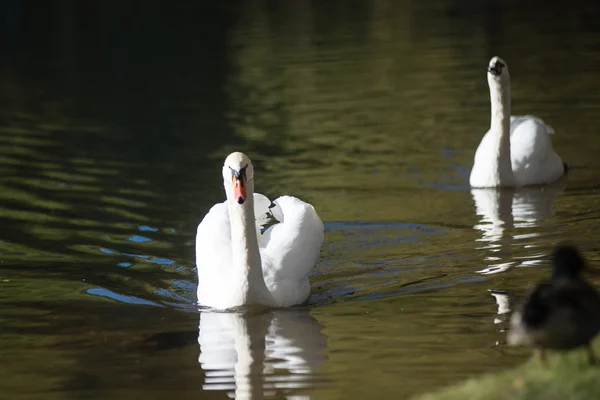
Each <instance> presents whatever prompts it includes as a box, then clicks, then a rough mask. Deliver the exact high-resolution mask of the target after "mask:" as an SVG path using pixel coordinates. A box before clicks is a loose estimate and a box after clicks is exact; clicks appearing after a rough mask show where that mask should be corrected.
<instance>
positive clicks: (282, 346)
mask: <svg viewBox="0 0 600 400" xmlns="http://www.w3.org/2000/svg"><path fill="white" fill-rule="evenodd" d="M198 343H199V344H200V356H199V358H198V362H199V363H200V365H201V367H202V369H203V370H204V373H205V383H204V385H203V389H204V390H223V391H226V392H227V394H228V396H229V397H231V398H236V399H262V398H264V397H265V396H271V395H275V394H277V395H279V396H281V395H282V394H283V395H285V396H287V398H290V399H291V398H293V399H301V398H309V397H305V396H299V395H297V394H294V393H293V391H294V389H302V388H309V387H311V386H314V382H315V372H316V370H317V369H318V368H319V367H320V366H321V365H322V364H323V361H324V360H325V359H326V353H325V350H326V348H327V338H326V336H325V335H324V334H323V333H322V326H321V325H320V324H319V323H318V322H317V321H316V320H315V319H314V318H313V317H312V316H311V315H310V314H309V311H308V310H307V309H303V308H297V309H291V310H290V309H286V310H274V311H273V310H270V311H266V312H265V311H263V312H255V313H252V312H250V311H248V312H245V313H220V312H208V311H203V312H201V314H200V326H199V333H198Z"/></svg>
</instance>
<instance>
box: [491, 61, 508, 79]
mask: <svg viewBox="0 0 600 400" xmlns="http://www.w3.org/2000/svg"><path fill="white" fill-rule="evenodd" d="M504 67H506V65H505V64H504V63H503V62H502V61H498V60H496V61H494V62H491V63H490V65H489V66H488V72H489V73H490V74H492V75H494V76H500V74H502V68H504Z"/></svg>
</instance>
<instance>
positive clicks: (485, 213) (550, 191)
mask: <svg viewBox="0 0 600 400" xmlns="http://www.w3.org/2000/svg"><path fill="white" fill-rule="evenodd" d="M562 190H563V189H562V188H560V187H543V188H539V187H537V188H519V189H472V190H471V194H472V196H473V200H475V209H476V213H477V215H479V216H480V217H481V219H480V221H479V223H477V224H475V225H474V226H473V228H474V229H476V230H479V231H481V232H482V236H481V239H478V241H479V242H483V245H482V246H481V247H478V249H485V250H487V251H488V254H487V255H486V256H485V261H486V263H488V265H487V267H486V268H484V269H482V270H480V271H477V272H479V273H481V274H486V275H489V274H497V273H499V272H503V271H507V270H509V269H511V268H513V267H516V266H533V265H538V264H539V263H540V260H541V258H543V257H544V256H545V254H544V253H542V252H540V251H535V250H533V252H532V253H531V254H529V255H527V256H526V257H518V258H517V257H515V258H517V260H516V261H515V260H514V259H512V257H511V256H512V254H510V253H511V252H512V248H513V246H514V245H515V244H517V243H519V242H521V243H522V245H521V246H519V247H522V248H526V249H535V248H536V247H537V246H536V244H535V243H534V242H535V238H536V237H539V236H541V235H540V232H534V231H532V230H525V229H524V228H535V227H539V226H540V224H541V221H542V220H543V219H545V218H547V217H550V216H552V215H553V214H554V199H555V198H556V196H557V195H558V194H559V193H560V192H561V191H562ZM515 229H523V231H522V232H523V233H519V232H518V231H516V230H515ZM503 250H505V251H506V250H507V251H508V252H509V254H508V255H507V256H508V257H509V258H511V260H510V261H503V260H502V255H503Z"/></svg>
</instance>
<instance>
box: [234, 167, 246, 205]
mask: <svg viewBox="0 0 600 400" xmlns="http://www.w3.org/2000/svg"><path fill="white" fill-rule="evenodd" d="M231 181H232V183H233V198H234V199H236V201H237V202H238V203H239V204H244V202H245V201H246V176H245V174H239V175H238V176H236V175H234V176H233V177H232V178H231Z"/></svg>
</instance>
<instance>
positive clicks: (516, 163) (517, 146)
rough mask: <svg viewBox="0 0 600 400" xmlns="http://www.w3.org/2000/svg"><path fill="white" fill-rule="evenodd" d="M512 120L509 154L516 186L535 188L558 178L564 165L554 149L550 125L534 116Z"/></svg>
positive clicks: (514, 117) (512, 118)
mask: <svg viewBox="0 0 600 400" xmlns="http://www.w3.org/2000/svg"><path fill="white" fill-rule="evenodd" d="M510 120H511V124H510V152H511V161H512V168H513V172H514V174H515V179H516V180H517V183H518V184H519V185H535V184H543V183H551V182H553V181H555V180H557V179H559V178H560V177H561V176H562V175H563V173H564V166H563V162H562V160H561V159H560V157H559V156H558V155H557V154H556V153H555V152H554V149H553V148H552V142H551V141H550V137H549V133H550V132H549V131H548V125H546V124H545V123H544V121H542V120H541V119H540V118H537V117H534V116H531V115H525V116H513V117H511V118H510ZM550 129H551V132H552V133H553V132H554V130H553V129H552V128H550Z"/></svg>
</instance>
